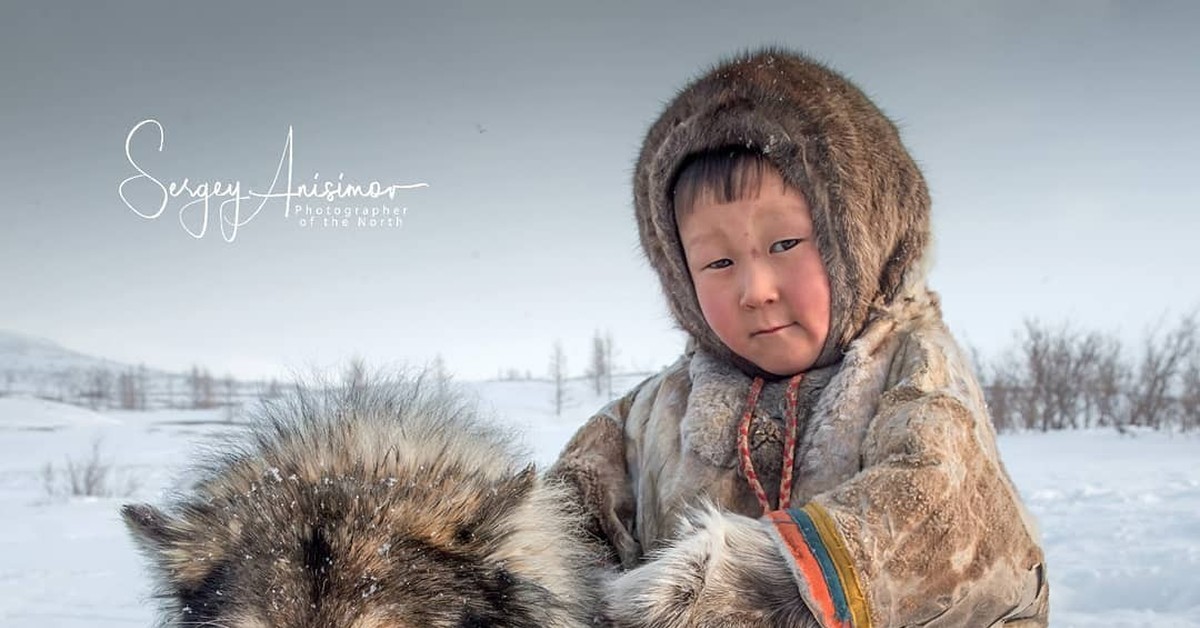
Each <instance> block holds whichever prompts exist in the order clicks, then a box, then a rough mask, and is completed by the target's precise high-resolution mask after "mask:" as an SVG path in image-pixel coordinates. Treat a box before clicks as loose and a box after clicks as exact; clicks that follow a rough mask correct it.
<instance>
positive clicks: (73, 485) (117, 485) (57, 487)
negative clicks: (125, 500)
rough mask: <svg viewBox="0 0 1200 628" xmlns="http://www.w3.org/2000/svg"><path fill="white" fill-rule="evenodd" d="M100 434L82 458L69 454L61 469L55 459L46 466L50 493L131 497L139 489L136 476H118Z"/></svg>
mask: <svg viewBox="0 0 1200 628" xmlns="http://www.w3.org/2000/svg"><path fill="white" fill-rule="evenodd" d="M101 449H102V448H101V441H100V439H99V438H97V439H95V440H93V441H92V449H91V452H90V453H89V454H88V455H87V457H85V458H84V459H82V460H75V459H72V458H68V459H67V462H66V466H65V467H64V468H63V470H62V471H61V472H60V471H59V470H58V469H56V468H55V467H54V465H53V464H52V463H49V462H47V463H46V464H45V466H43V467H42V488H43V489H44V490H45V491H46V494H47V495H49V496H50V497H59V496H69V497H128V496H130V495H132V494H133V493H135V492H136V491H137V489H138V482H137V480H136V479H135V478H134V477H132V476H127V477H125V478H124V479H123V480H122V479H120V478H118V477H117V473H116V472H115V470H114V468H113V465H112V462H110V461H109V460H107V459H106V458H105V457H104V455H103V454H102V453H101Z"/></svg>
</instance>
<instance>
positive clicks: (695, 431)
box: [680, 347, 840, 473]
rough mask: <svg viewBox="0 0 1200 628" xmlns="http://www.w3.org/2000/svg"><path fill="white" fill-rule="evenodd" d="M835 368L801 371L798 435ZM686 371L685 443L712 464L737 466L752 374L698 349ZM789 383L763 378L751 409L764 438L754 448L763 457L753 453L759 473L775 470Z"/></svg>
mask: <svg viewBox="0 0 1200 628" xmlns="http://www.w3.org/2000/svg"><path fill="white" fill-rule="evenodd" d="M839 366H840V364H834V365H831V366H827V367H824V368H820V369H813V370H812V371H809V372H808V373H806V374H805V377H804V381H802V382H801V384H800V390H799V393H800V394H799V399H798V401H799V403H798V404H797V410H798V412H799V414H800V416H799V421H800V426H801V432H802V433H803V431H804V425H805V423H806V420H807V418H808V416H809V414H811V411H812V408H813V407H814V406H815V404H816V400H817V398H818V397H819V396H820V394H821V391H822V390H823V389H824V388H825V385H826V384H828V383H829V380H830V378H831V377H832V375H833V374H834V372H836V371H837V369H838V367H839ZM688 375H689V376H690V378H691V383H692V389H691V392H690V393H689V394H688V401H687V410H686V411H685V412H684V415H683V420H682V422H681V424H680V433H681V434H682V437H683V441H684V444H685V446H686V447H688V448H689V449H691V450H692V451H693V452H694V453H696V454H697V455H699V456H700V457H701V458H703V459H704V460H706V461H707V462H709V463H710V464H713V465H716V466H718V467H725V468H732V467H735V466H737V428H738V423H739V421H741V418H742V413H743V412H745V410H746V397H747V395H748V394H749V392H750V383H751V382H752V381H753V378H752V377H750V376H749V375H746V374H745V373H744V372H742V370H741V369H739V368H738V367H737V366H735V365H733V364H731V363H729V362H727V361H724V360H721V359H720V358H718V357H716V356H714V355H713V354H712V353H710V352H709V351H707V350H706V349H704V348H699V347H697V348H696V351H695V354H694V355H693V356H692V359H691V363H690V364H689V365H688ZM787 383H788V380H787V379H780V380H776V381H767V382H766V383H765V384H764V386H763V389H762V393H761V394H760V395H759V397H758V403H757V404H756V405H755V408H754V418H753V419H752V420H753V423H752V431H753V432H754V433H755V434H756V435H757V436H758V437H759V438H760V439H761V440H763V441H765V442H763V443H761V445H762V446H760V447H758V448H756V452H757V451H759V450H761V455H758V454H757V453H756V455H755V456H754V462H755V466H756V467H759V466H760V465H759V461H758V458H759V457H761V458H763V463H764V464H763V465H762V468H760V472H770V471H771V470H774V471H775V473H778V467H779V457H780V455H781V454H782V444H781V443H782V441H783V437H782V434H783V417H784V416H785V415H784V413H785V412H786V411H787V401H786V399H785V393H786V391H787Z"/></svg>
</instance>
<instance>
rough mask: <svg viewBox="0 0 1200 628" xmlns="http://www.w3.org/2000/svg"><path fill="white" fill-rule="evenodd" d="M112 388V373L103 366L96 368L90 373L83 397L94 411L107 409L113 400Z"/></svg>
mask: <svg viewBox="0 0 1200 628" xmlns="http://www.w3.org/2000/svg"><path fill="white" fill-rule="evenodd" d="M112 387H113V376H112V373H111V372H110V371H109V370H108V369H107V368H105V367H103V366H100V367H96V368H94V369H91V371H89V373H88V377H87V383H86V384H85V386H84V389H83V394H82V397H83V398H84V400H86V401H87V403H88V406H89V407H90V408H91V409H93V410H98V409H100V408H105V407H108V403H109V400H110V399H112Z"/></svg>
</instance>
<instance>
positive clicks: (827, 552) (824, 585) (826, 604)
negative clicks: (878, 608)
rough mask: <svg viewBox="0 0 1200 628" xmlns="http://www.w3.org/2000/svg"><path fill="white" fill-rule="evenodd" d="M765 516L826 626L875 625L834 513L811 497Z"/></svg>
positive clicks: (855, 627)
mask: <svg viewBox="0 0 1200 628" xmlns="http://www.w3.org/2000/svg"><path fill="white" fill-rule="evenodd" d="M766 518H767V519H768V520H769V521H770V522H771V523H772V524H773V526H774V530H775V533H776V534H777V535H778V537H779V540H780V542H781V544H782V546H783V547H784V548H786V550H787V553H788V555H789V556H791V558H792V562H793V565H794V568H795V569H794V571H795V572H796V576H797V581H798V583H799V584H800V586H801V587H803V588H807V591H805V592H804V593H805V596H804V597H805V599H806V600H807V601H808V602H809V607H810V608H811V609H812V611H813V614H814V615H816V617H817V620H818V621H820V622H821V626H822V627H823V628H870V626H871V616H870V614H869V613H868V611H867V599H866V596H865V595H864V594H863V591H862V587H861V585H860V583H859V581H858V576H857V575H856V574H855V573H854V565H853V563H852V562H851V560H850V552H849V551H848V550H847V549H846V544H845V543H844V542H843V541H842V536H841V534H839V533H838V531H837V527H836V526H835V525H834V523H833V519H832V518H831V517H830V516H829V513H828V512H826V511H825V509H824V508H822V507H821V506H819V505H817V504H815V503H812V502H809V503H808V504H805V505H804V507H803V508H789V509H787V510H776V511H773V512H769V513H767V515H766Z"/></svg>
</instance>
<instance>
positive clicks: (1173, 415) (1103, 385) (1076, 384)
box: [974, 313, 1200, 431]
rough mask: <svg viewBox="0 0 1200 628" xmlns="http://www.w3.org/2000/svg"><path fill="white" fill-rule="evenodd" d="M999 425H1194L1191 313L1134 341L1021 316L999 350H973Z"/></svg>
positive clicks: (1196, 380)
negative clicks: (992, 354)
mask: <svg viewBox="0 0 1200 628" xmlns="http://www.w3.org/2000/svg"><path fill="white" fill-rule="evenodd" d="M974 361H975V369H976V372H977V373H978V374H979V378H980V383H981V384H982V385H983V390H984V396H985V397H986V398H987V403H988V407H989V409H990V410H991V415H992V421H993V422H994V423H995V425H996V429H997V430H999V431H1011V430H1041V431H1049V430H1063V429H1086V428H1093V427H1110V428H1115V429H1118V430H1126V429H1129V428H1151V429H1176V430H1181V431H1186V430H1195V429H1197V428H1200V330H1198V329H1197V316H1196V314H1195V313H1193V314H1190V315H1186V316H1182V317H1180V318H1178V320H1176V321H1174V322H1168V323H1164V324H1160V325H1158V326H1156V327H1155V328H1154V329H1153V330H1151V331H1148V332H1147V333H1145V334H1144V335H1143V337H1142V338H1141V340H1140V341H1139V342H1137V343H1134V344H1127V343H1125V342H1122V340H1121V339H1120V337H1118V336H1117V335H1116V334H1112V333H1104V332H1098V331H1085V330H1081V329H1078V328H1077V327H1075V326H1073V325H1071V324H1069V323H1061V324H1057V325H1054V324H1048V323H1044V322H1041V321H1037V320H1029V321H1026V322H1025V325H1024V327H1022V328H1021V330H1019V331H1018V333H1017V334H1016V337H1015V339H1014V343H1013V345H1012V346H1011V347H1010V348H1009V349H1008V350H1007V351H1005V352H1003V353H1002V354H1001V355H1000V356H998V357H996V358H993V359H984V358H982V357H980V356H979V355H978V353H977V352H976V353H975V359H974Z"/></svg>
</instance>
